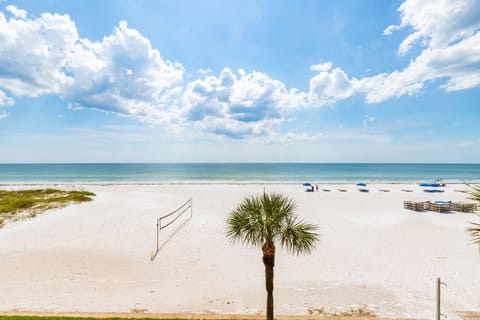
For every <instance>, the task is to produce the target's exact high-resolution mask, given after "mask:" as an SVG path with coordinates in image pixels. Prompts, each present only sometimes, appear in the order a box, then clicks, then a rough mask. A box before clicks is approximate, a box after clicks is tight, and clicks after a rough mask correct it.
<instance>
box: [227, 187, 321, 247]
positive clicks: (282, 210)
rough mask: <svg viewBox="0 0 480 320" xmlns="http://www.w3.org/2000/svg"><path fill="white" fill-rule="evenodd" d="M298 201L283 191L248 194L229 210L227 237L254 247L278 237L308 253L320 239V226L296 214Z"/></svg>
mask: <svg viewBox="0 0 480 320" xmlns="http://www.w3.org/2000/svg"><path fill="white" fill-rule="evenodd" d="M295 209H296V204H295V202H294V201H293V200H292V199H291V198H289V197H287V196H284V195H282V194H280V193H263V194H262V195H261V196H249V197H247V198H245V199H243V201H242V202H241V203H240V204H239V205H238V206H237V207H236V208H235V209H234V210H233V211H232V212H231V213H230V216H229V217H228V219H227V237H228V238H229V239H230V241H232V242H241V243H244V244H250V245H253V246H260V247H261V246H262V245H263V244H265V243H269V242H270V243H274V242H275V241H276V240H278V241H280V243H281V244H282V245H283V246H284V247H285V248H287V250H289V251H291V252H293V253H297V254H300V253H309V252H311V251H312V250H313V249H314V247H315V243H316V242H317V241H318V238H319V235H318V233H317V227H316V226H315V225H312V224H308V223H304V222H303V221H301V220H299V219H298V218H297V217H296V216H295V215H294V211H295Z"/></svg>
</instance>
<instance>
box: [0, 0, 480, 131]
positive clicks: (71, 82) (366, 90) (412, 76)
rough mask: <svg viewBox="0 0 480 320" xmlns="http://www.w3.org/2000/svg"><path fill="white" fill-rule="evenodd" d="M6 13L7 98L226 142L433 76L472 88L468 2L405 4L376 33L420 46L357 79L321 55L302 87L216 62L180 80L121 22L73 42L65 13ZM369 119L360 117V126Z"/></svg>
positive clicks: (0, 39) (3, 65)
mask: <svg viewBox="0 0 480 320" xmlns="http://www.w3.org/2000/svg"><path fill="white" fill-rule="evenodd" d="M7 10H8V12H9V13H10V14H11V17H9V19H7V18H6V16H5V14H4V13H2V12H1V11H0V89H3V90H5V92H8V93H9V95H11V96H12V97H15V96H22V95H27V96H38V95H41V94H46V93H54V94H59V95H61V96H62V97H63V99H65V101H67V102H68V103H69V105H70V107H71V108H73V109H78V108H93V109H97V110H102V111H106V112H114V113H117V114H121V115H126V116H134V117H137V118H139V119H141V120H142V121H148V122H153V123H159V122H162V123H165V124H167V125H169V126H171V128H172V131H174V132H177V131H176V130H185V128H187V129H188V128H193V129H195V130H198V132H200V133H201V134H203V133H207V134H216V135H220V136H228V137H233V138H244V137H251V136H259V137H267V136H269V135H270V136H271V134H272V132H274V131H275V130H276V129H278V128H279V127H280V125H281V124H282V123H284V122H285V121H286V119H287V116H288V115H289V114H290V113H293V112H294V111H295V110H296V109H299V108H308V107H321V106H325V105H333V104H334V103H336V102H337V101H338V100H342V99H347V98H349V97H351V96H353V95H355V94H359V93H362V94H365V95H366V101H367V102H368V103H378V102H382V101H385V100H387V99H391V98H394V97H400V96H403V95H415V94H420V93H421V91H422V90H423V88H424V87H425V83H426V82H429V81H435V80H439V79H440V81H443V82H442V83H441V84H440V88H442V89H444V90H446V91H454V90H463V89H468V88H474V87H479V86H480V76H479V74H480V20H479V19H478V17H479V16H480V6H478V5H475V1H468V0H458V1H448V0H440V1H436V2H431V1H426V0H405V2H404V3H403V4H402V5H401V6H400V8H399V12H400V15H401V23H400V24H399V25H391V26H388V27H387V28H386V29H385V30H384V34H385V35H390V34H392V33H393V32H395V31H397V30H400V29H406V30H411V32H410V34H409V35H407V36H406V37H405V39H404V40H403V41H402V43H401V44H400V45H399V48H398V51H399V53H400V54H402V55H406V54H408V53H410V52H412V51H413V50H411V49H412V48H413V47H414V46H418V47H419V48H420V49H421V50H420V53H419V54H418V55H417V56H414V57H412V58H411V60H410V63H409V64H408V65H407V66H406V67H405V68H403V69H400V70H396V71H394V72H391V73H380V74H377V75H374V76H372V77H365V78H360V79H358V78H355V77H353V76H350V75H348V74H347V72H346V71H344V70H343V69H342V68H340V67H333V63H332V62H330V61H328V62H324V63H321V64H317V65H312V66H311V68H310V69H311V70H312V71H314V72H315V75H314V76H313V77H311V79H310V81H309V88H308V92H301V91H298V90H297V89H295V88H291V89H289V88H287V87H286V86H285V84H284V83H283V82H281V81H279V80H276V79H273V78H271V77H270V76H269V75H267V74H266V73H263V72H258V71H251V72H248V71H246V70H244V69H238V70H237V72H236V73H234V72H232V71H231V70H230V69H229V68H225V69H223V70H222V71H221V72H220V74H218V75H213V74H212V71H211V70H210V69H200V70H198V73H197V75H198V76H199V77H200V78H197V79H195V78H193V80H192V81H190V82H187V81H186V80H185V78H186V76H185V70H184V67H183V66H182V64H180V63H178V62H171V61H169V60H166V59H164V58H163V57H162V56H161V55H160V52H159V51H158V50H157V49H155V48H153V47H152V45H151V43H150V41H149V40H148V39H147V38H145V37H144V36H143V35H142V34H141V33H140V32H139V31H137V30H134V29H131V28H129V27H128V25H127V23H126V22H123V21H122V22H120V23H119V26H118V27H117V28H115V29H114V31H113V32H112V34H110V35H108V36H106V37H104V38H103V39H102V40H101V41H97V42H92V41H90V40H88V39H81V38H79V36H78V34H77V30H76V26H75V23H74V22H73V21H72V20H71V19H70V17H69V16H68V15H59V14H51V13H44V14H42V15H40V16H39V17H37V18H32V17H30V18H29V17H28V14H27V12H26V11H25V10H22V9H18V8H17V7H15V6H7ZM192 77H193V76H192ZM187 78H188V76H187ZM5 92H4V91H1V90H0V106H1V105H12V104H13V103H14V101H13V99H12V98H10V97H8V96H7V95H6V94H5ZM4 114H5V113H4ZM373 120H374V119H373V118H371V117H366V118H365V119H363V122H364V126H367V125H368V123H369V122H371V121H373ZM291 137H297V138H299V139H300V140H301V139H304V138H302V136H301V135H298V136H295V135H292V136H291Z"/></svg>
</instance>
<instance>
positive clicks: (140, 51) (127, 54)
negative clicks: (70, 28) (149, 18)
mask: <svg viewBox="0 0 480 320" xmlns="http://www.w3.org/2000/svg"><path fill="white" fill-rule="evenodd" d="M67 68H68V71H69V72H70V73H71V75H72V78H73V81H72V83H71V84H70V85H69V86H67V87H66V88H65V90H64V93H63V95H64V97H65V98H66V99H67V101H70V102H71V104H72V107H74V108H75V107H88V108H95V109H99V110H105V111H112V112H116V113H120V114H124V115H135V116H139V117H142V118H144V119H147V120H151V121H161V120H164V118H165V117H167V116H168V113H169V112H170V111H171V110H169V107H170V106H171V104H174V100H175V97H177V96H178V94H179V91H180V88H178V87H177V85H179V84H181V82H182V79H183V74H184V68H183V66H182V65H181V64H180V63H174V62H170V61H168V60H164V59H162V57H161V56H160V52H159V51H158V50H156V49H154V48H152V46H151V44H150V41H149V40H148V39H147V38H145V37H143V36H142V35H141V34H140V33H139V32H138V31H137V30H134V29H130V28H128V25H127V23H126V22H125V21H122V22H120V24H119V26H118V27H117V28H115V30H114V32H113V33H112V35H110V36H108V37H105V38H104V39H103V40H102V41H101V42H90V41H88V40H86V39H82V40H79V41H78V44H77V45H76V46H75V48H74V50H73V55H72V58H71V59H70V60H69V61H68V64H67Z"/></svg>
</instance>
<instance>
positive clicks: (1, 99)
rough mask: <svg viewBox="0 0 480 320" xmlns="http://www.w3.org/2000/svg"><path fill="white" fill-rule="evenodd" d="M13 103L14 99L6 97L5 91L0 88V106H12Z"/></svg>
mask: <svg viewBox="0 0 480 320" xmlns="http://www.w3.org/2000/svg"><path fill="white" fill-rule="evenodd" d="M14 103H15V101H14V100H13V99H12V98H10V97H8V96H7V95H6V94H5V92H3V91H2V90H0V107H1V106H13V105H14Z"/></svg>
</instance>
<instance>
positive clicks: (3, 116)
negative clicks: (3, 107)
mask: <svg viewBox="0 0 480 320" xmlns="http://www.w3.org/2000/svg"><path fill="white" fill-rule="evenodd" d="M6 117H8V113H7V112H6V111H2V112H1V113H0V120H2V119H5V118H6Z"/></svg>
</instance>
